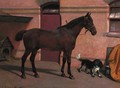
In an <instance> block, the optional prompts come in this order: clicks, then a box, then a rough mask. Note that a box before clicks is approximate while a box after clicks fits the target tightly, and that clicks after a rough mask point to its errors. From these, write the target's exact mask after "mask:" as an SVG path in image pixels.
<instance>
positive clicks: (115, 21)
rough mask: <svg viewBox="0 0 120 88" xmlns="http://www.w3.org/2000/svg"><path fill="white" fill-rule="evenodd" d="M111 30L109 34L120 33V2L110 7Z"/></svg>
mask: <svg viewBox="0 0 120 88" xmlns="http://www.w3.org/2000/svg"><path fill="white" fill-rule="evenodd" d="M109 18H110V27H109V28H110V29H109V32H115V33H120V1H118V2H115V3H112V4H111V5H110V15H109Z"/></svg>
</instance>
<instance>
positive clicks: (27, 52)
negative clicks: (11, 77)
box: [21, 50, 30, 79]
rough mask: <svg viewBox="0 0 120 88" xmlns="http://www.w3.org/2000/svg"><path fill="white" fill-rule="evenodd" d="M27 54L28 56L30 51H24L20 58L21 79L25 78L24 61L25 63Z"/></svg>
mask: <svg viewBox="0 0 120 88" xmlns="http://www.w3.org/2000/svg"><path fill="white" fill-rule="evenodd" d="M29 54H30V51H29V50H25V52H24V54H23V56H22V66H21V72H22V75H21V77H22V78H23V79H25V78H26V76H25V61H26V59H27V56H28V55H29Z"/></svg>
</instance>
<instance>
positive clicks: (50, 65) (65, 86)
mask: <svg viewBox="0 0 120 88" xmlns="http://www.w3.org/2000/svg"><path fill="white" fill-rule="evenodd" d="M35 63H36V67H37V71H38V74H39V76H40V77H39V78H34V76H33V73H32V71H31V64H30V61H27V62H26V77H27V78H26V79H21V78H20V75H21V73H20V65H21V61H20V60H9V61H2V62H0V88H120V83H117V82H115V81H113V80H111V79H109V78H107V77H105V76H103V78H98V77H94V78H93V77H91V76H90V75H89V74H86V73H84V72H81V73H78V71H77V69H76V68H74V67H73V68H72V69H71V70H72V73H73V75H74V77H75V79H74V80H71V79H69V78H67V77H65V78H64V77H61V76H60V74H61V72H60V68H61V66H60V65H59V64H57V63H55V62H43V61H36V62H35ZM65 69H66V68H65ZM65 72H66V71H65Z"/></svg>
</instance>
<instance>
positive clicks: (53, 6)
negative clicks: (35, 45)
mask: <svg viewBox="0 0 120 88" xmlns="http://www.w3.org/2000/svg"><path fill="white" fill-rule="evenodd" d="M60 25H61V16H60V13H59V2H48V3H45V4H43V5H42V6H41V28H42V29H44V30H55V29H57V27H59V26H60ZM59 59H60V52H58V51H51V50H45V49H41V60H42V61H53V62H58V63H59Z"/></svg>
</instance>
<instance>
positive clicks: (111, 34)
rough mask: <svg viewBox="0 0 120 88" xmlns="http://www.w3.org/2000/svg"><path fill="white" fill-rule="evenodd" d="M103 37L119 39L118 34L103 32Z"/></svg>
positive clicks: (119, 35) (119, 34)
mask: <svg viewBox="0 0 120 88" xmlns="http://www.w3.org/2000/svg"><path fill="white" fill-rule="evenodd" d="M103 36H105V37H113V38H120V33H115V32H105V33H103Z"/></svg>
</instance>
